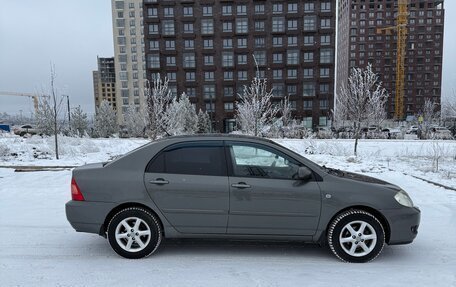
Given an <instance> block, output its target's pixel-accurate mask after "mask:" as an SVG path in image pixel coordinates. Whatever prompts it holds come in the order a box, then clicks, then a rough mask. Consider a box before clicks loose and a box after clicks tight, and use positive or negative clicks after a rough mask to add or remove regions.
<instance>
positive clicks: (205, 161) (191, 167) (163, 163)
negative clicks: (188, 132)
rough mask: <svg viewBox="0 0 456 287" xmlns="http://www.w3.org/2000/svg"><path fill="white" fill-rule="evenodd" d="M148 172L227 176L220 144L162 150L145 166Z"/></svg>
mask: <svg viewBox="0 0 456 287" xmlns="http://www.w3.org/2000/svg"><path fill="white" fill-rule="evenodd" d="M146 172H149V173H174V174H189V175H211V176H227V172H226V163H225V155H224V150H223V147H222V146H214V145H212V146H211V145H189V146H179V147H176V148H171V149H168V150H165V151H162V152H161V153H160V154H159V155H158V156H156V157H155V158H154V159H153V160H152V161H151V162H150V163H149V165H148V166H147V171H146Z"/></svg>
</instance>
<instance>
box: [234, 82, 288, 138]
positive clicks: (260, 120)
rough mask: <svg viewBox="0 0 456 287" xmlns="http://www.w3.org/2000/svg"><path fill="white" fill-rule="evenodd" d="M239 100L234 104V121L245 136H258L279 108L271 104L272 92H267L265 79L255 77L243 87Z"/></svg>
mask: <svg viewBox="0 0 456 287" xmlns="http://www.w3.org/2000/svg"><path fill="white" fill-rule="evenodd" d="M238 96H239V98H240V100H239V101H238V102H237V103H236V105H237V114H236V121H237V123H238V126H239V127H240V129H241V131H242V132H243V133H245V134H249V135H254V136H258V135H259V134H260V132H261V130H262V129H263V127H264V126H266V125H267V124H269V123H271V120H272V119H273V118H274V117H275V116H276V114H277V112H278V110H279V108H278V107H276V106H274V105H273V104H272V103H271V98H272V90H268V88H267V81H266V79H259V78H257V77H255V78H254V79H253V81H252V83H251V84H250V86H244V91H243V93H242V94H238Z"/></svg>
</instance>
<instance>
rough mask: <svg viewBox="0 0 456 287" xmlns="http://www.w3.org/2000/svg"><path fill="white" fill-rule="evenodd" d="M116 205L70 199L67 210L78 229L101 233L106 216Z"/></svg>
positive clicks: (68, 217)
mask: <svg viewBox="0 0 456 287" xmlns="http://www.w3.org/2000/svg"><path fill="white" fill-rule="evenodd" d="M114 207H115V204H114V203H107V202H90V201H74V200H70V201H68V202H67V203H66V204H65V212H66V217H67V219H68V221H69V222H70V224H71V226H72V227H73V228H74V229H75V230H76V231H79V232H88V233H96V234H99V233H100V228H101V226H102V225H103V223H104V221H105V219H106V216H107V215H108V213H109V212H110V211H111V210H112V209H113V208H114Z"/></svg>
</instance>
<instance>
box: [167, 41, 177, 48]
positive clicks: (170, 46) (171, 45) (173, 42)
mask: <svg viewBox="0 0 456 287" xmlns="http://www.w3.org/2000/svg"><path fill="white" fill-rule="evenodd" d="M165 49H166V50H175V49H176V41H174V40H166V41H165Z"/></svg>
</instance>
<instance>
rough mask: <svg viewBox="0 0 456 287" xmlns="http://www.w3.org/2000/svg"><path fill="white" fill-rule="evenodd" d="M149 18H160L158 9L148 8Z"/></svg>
mask: <svg viewBox="0 0 456 287" xmlns="http://www.w3.org/2000/svg"><path fill="white" fill-rule="evenodd" d="M147 17H149V18H156V17H158V9H157V8H147Z"/></svg>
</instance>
